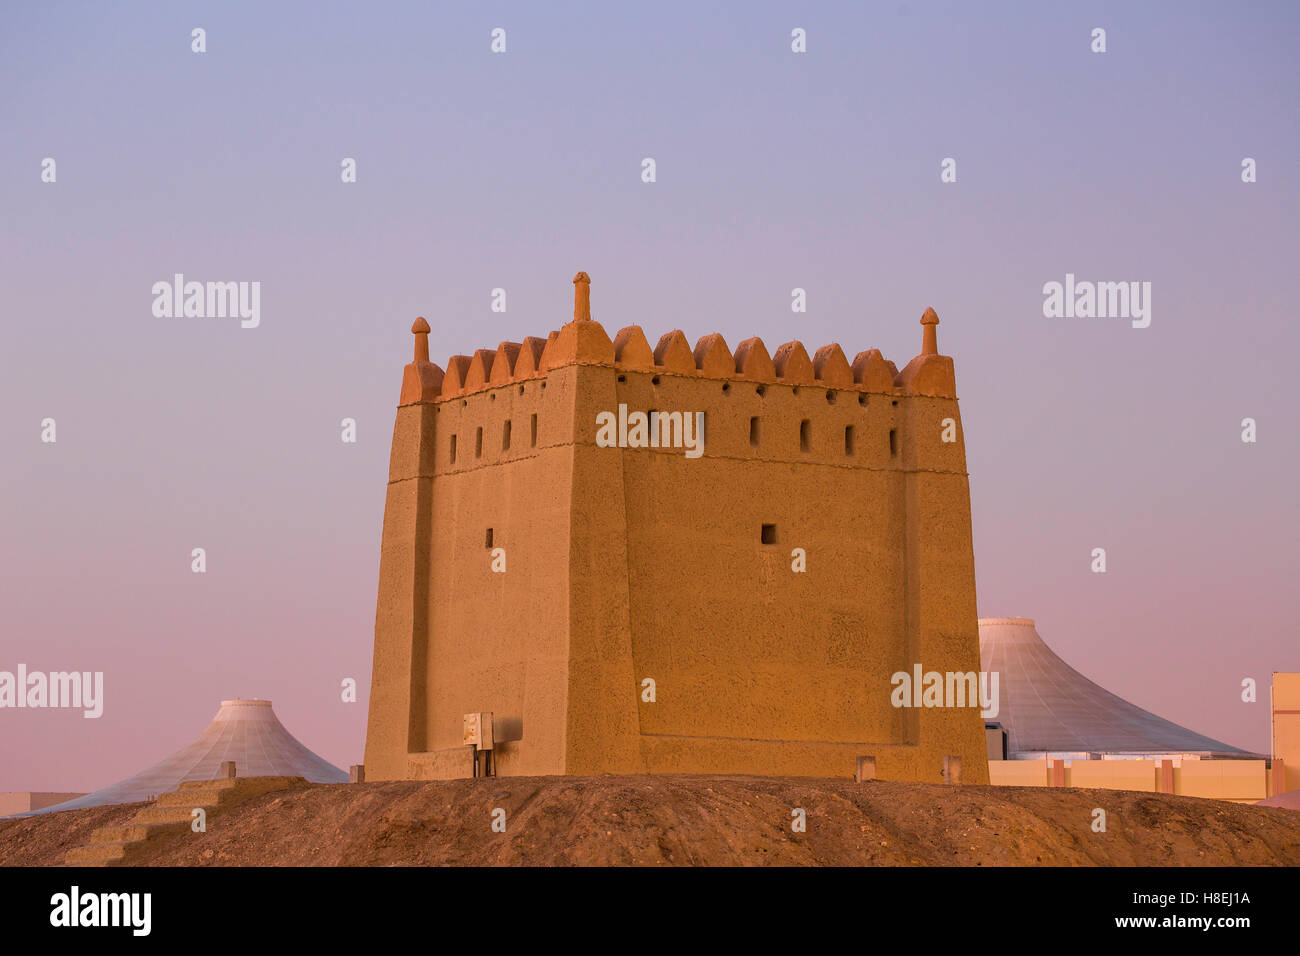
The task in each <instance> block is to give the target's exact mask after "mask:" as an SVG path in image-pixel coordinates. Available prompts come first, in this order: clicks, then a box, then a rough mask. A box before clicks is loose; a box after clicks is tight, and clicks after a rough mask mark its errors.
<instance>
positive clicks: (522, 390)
mask: <svg viewBox="0 0 1300 956" xmlns="http://www.w3.org/2000/svg"><path fill="white" fill-rule="evenodd" d="M519 394H520V395H522V394H524V387H523V386H522V385H520V386H519Z"/></svg>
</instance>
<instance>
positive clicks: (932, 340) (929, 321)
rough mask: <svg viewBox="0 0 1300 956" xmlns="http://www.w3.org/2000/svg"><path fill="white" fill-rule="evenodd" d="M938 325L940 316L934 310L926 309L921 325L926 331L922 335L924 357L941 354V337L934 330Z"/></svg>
mask: <svg viewBox="0 0 1300 956" xmlns="http://www.w3.org/2000/svg"><path fill="white" fill-rule="evenodd" d="M938 324H939V316H938V314H937V313H936V312H935V311H934V309H926V310H925V314H924V315H922V316H921V325H923V326H925V331H924V332H923V333H922V337H921V354H922V355H938V354H939V336H938V333H937V332H936V331H935V328H934V327H935V326H936V325H938Z"/></svg>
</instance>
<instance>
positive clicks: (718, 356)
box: [694, 332, 736, 378]
mask: <svg viewBox="0 0 1300 956" xmlns="http://www.w3.org/2000/svg"><path fill="white" fill-rule="evenodd" d="M694 358H695V367H696V368H697V369H698V370H699V372H700V374H701V375H707V376H709V377H711V378H730V377H731V376H733V375H735V374H736V359H735V357H734V356H732V354H731V349H729V348H727V340H726V339H724V338H723V337H722V333H720V332H713V333H711V334H709V335H705V336H702V337H701V338H700V340H699V341H698V342H696V343H695V352H694Z"/></svg>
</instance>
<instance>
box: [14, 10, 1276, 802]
mask: <svg viewBox="0 0 1300 956" xmlns="http://www.w3.org/2000/svg"><path fill="white" fill-rule="evenodd" d="M196 26H197V27H203V28H204V29H206V31H207V52H206V53H204V54H201V55H199V54H194V53H191V52H190V31H191V29H192V28H193V27H196ZM1099 26H1100V27H1104V28H1105V29H1106V30H1107V32H1108V35H1107V44H1108V52H1106V53H1105V54H1094V53H1092V52H1090V49H1089V45H1090V33H1091V30H1092V28H1094V27H1099ZM494 27H503V28H505V29H506V31H507V42H508V52H507V53H506V54H504V55H494V54H492V53H491V52H490V50H489V41H490V36H489V34H490V31H491V30H492V28H494ZM794 27H802V28H804V29H806V30H807V35H808V52H807V53H806V54H802V55H796V54H794V53H792V52H791V50H790V31H791V30H792V29H793V28H794ZM1298 45H1300V12H1298V11H1297V8H1296V6H1295V5H1294V4H1284V3H1277V4H1265V3H1260V4H1250V5H1248V6H1245V7H1243V6H1242V5H1239V4H1232V3H1227V2H1225V3H1219V4H1191V3H1176V4H1175V3H1143V4H1131V3H1115V4H1072V5H1066V4H1041V3H1031V2H1025V3H1014V4H1007V3H999V4H994V3H981V4H978V5H975V4H962V3H953V4H942V5H940V4H917V3H883V4H876V3H873V4H866V3H862V4H858V3H811V4H797V3H744V4H742V3H734V4H698V3H675V4H674V3H653V4H639V5H633V4H612V3H604V2H599V3H596V2H593V3H582V4H577V3H572V4H562V3H546V4H536V3H517V4H490V3H489V4H463V3H456V4H451V3H445V4H414V3H413V4H384V3H374V4H307V3H294V4H289V3H284V4H274V5H271V4H254V3H247V4H232V3H220V4H217V3H195V4H185V5H180V4H165V3H151V4H145V3H132V4H89V3H88V4H64V3H50V4H27V5H24V6H23V7H22V8H15V9H12V10H10V11H8V12H7V13H6V15H5V25H4V28H3V30H0V85H2V87H3V94H2V95H0V129H3V131H4V132H3V136H2V137H0V221H2V223H3V229H2V230H0V289H2V290H3V294H4V299H3V301H4V318H3V323H2V324H0V670H11V671H12V670H14V669H15V668H16V666H17V664H19V663H20V662H21V663H25V664H26V665H27V666H28V667H29V668H30V669H33V670H44V671H52V670H73V669H75V670H91V671H94V670H102V671H104V672H105V682H106V691H105V696H106V702H105V712H104V716H103V717H102V718H100V719H98V720H86V719H83V718H82V717H81V716H80V714H79V713H74V712H67V711H56V710H44V711H38V710H0V790H83V791H85V790H93V789H95V788H97V787H100V786H103V785H105V784H108V783H111V782H113V781H115V780H117V779H119V778H121V777H124V776H127V775H129V774H131V773H134V772H135V771H137V770H139V769H141V768H143V767H144V766H146V765H148V764H150V763H153V762H154V761H155V760H157V759H159V758H160V757H162V756H164V755H166V754H168V753H170V752H171V751H173V750H174V749H176V748H178V747H179V746H181V745H183V744H185V743H188V742H189V741H190V740H191V739H193V738H194V737H195V736H197V735H198V734H199V732H200V731H201V730H202V729H203V727H204V726H206V724H207V722H208V720H209V719H210V718H211V716H212V715H213V714H214V713H215V712H216V710H217V706H218V702H219V701H220V700H221V699H222V698H226V697H234V696H242V697H265V698H270V699H271V700H273V701H274V703H275V708H276V712H277V713H278V715H279V716H280V718H281V720H282V721H283V722H284V723H285V725H286V726H287V727H288V728H289V730H290V731H291V732H293V733H294V734H295V735H297V736H298V737H299V739H301V740H302V741H303V742H304V743H305V744H306V745H307V746H309V747H311V748H312V749H313V750H315V751H317V752H318V753H319V754H321V755H322V756H323V757H325V758H326V759H328V760H330V761H332V762H333V763H335V764H337V765H339V766H342V767H346V766H347V765H349V764H352V763H359V762H360V761H361V758H362V750H363V745H364V738H365V720H366V706H367V693H368V690H369V680H370V661H371V651H372V638H373V627H374V613H375V596H376V586H377V579H378V560H379V557H378V548H379V536H380V527H381V520H382V513H383V504H384V485H385V481H386V477H387V467H388V453H389V442H390V438H391V429H392V423H393V410H394V406H395V405H396V402H397V396H398V391H399V388H400V384H401V373H402V366H403V364H404V363H406V362H408V361H409V360H410V355H411V335H410V332H409V328H410V324H411V321H412V319H413V318H414V317H415V316H417V315H424V316H426V317H427V318H428V320H429V322H430V324H431V325H432V327H433V334H432V335H431V336H430V345H431V350H432V352H433V353H434V354H433V358H434V360H435V361H437V362H439V363H440V364H445V358H446V356H447V355H451V354H455V353H469V352H471V351H472V350H473V349H474V348H480V347H494V346H495V345H496V343H497V342H499V341H501V340H503V339H512V340H515V341H518V340H520V339H521V338H522V337H523V336H525V335H539V336H545V334H546V333H547V331H548V330H550V329H554V328H558V327H559V326H560V325H561V324H562V323H563V322H565V321H566V320H567V319H568V318H569V317H570V315H571V302H572V286H571V284H570V279H571V278H572V276H573V274H574V272H576V271H577V270H579V269H584V270H586V271H587V272H589V273H590V274H591V276H592V280H593V281H592V303H593V314H594V317H595V318H596V319H598V320H600V321H601V322H602V323H603V324H604V325H605V328H606V329H607V330H608V331H609V332H610V333H611V334H612V333H613V332H614V331H616V330H617V329H619V328H620V327H622V326H624V325H629V324H634V323H635V324H638V325H641V326H642V327H643V328H644V329H645V330H646V333H647V335H648V336H649V338H650V339H651V341H655V340H656V339H657V338H658V336H659V335H660V334H661V333H663V332H665V331H668V330H670V329H673V328H681V329H683V330H685V332H686V333H687V337H688V338H689V339H690V340H691V341H692V342H694V341H695V340H696V339H697V338H698V337H699V336H700V335H703V334H705V333H707V332H713V331H718V332H722V333H723V334H724V336H725V337H726V339H727V341H728V343H730V344H731V345H732V346H733V347H734V346H735V345H736V344H737V343H739V342H740V341H741V340H742V339H744V338H746V337H748V336H751V335H760V336H762V337H763V338H764V339H765V341H766V342H767V344H768V347H769V349H770V350H775V348H776V346H777V345H779V344H780V343H782V342H784V341H787V340H788V339H790V338H793V337H796V336H797V337H799V338H800V339H801V340H802V341H803V342H804V343H805V345H806V346H807V347H808V350H809V352H812V351H813V350H814V349H815V348H817V347H818V346H820V345H822V344H825V343H827V342H832V341H836V342H839V343H841V344H842V345H843V347H844V350H845V351H846V352H847V353H848V354H849V355H850V357H851V356H852V355H853V354H855V353H856V352H858V351H860V350H862V349H865V348H871V347H878V348H880V349H881V350H882V351H883V352H884V353H885V356H886V357H887V358H889V359H892V360H893V361H895V362H897V363H898V365H899V366H900V367H901V366H902V365H903V364H904V363H906V362H907V361H908V360H909V359H910V358H911V357H912V356H913V355H915V354H916V353H917V352H918V351H919V349H920V344H921V329H920V326H919V325H918V319H919V317H920V315H921V312H922V311H923V310H924V309H925V308H926V306H933V307H934V308H935V309H936V310H937V311H938V313H939V316H940V319H941V321H942V324H941V325H940V326H939V346H940V350H941V351H942V352H944V353H945V354H949V355H952V356H954V358H955V360H956V368H957V386H958V394H959V396H960V398H961V403H962V404H961V408H962V416H963V424H964V427H965V431H966V442H967V455H968V466H969V470H970V475H971V492H972V507H973V512H974V537H975V558H976V572H977V587H978V592H979V609H980V613H981V614H982V615H985V616H1001V615H1019V616H1025V617H1033V618H1035V619H1036V620H1037V621H1038V627H1039V631H1040V633H1041V634H1042V635H1043V636H1044V638H1045V639H1046V640H1047V641H1048V643H1049V644H1051V646H1052V647H1053V648H1054V649H1055V650H1056V651H1057V652H1058V653H1060V654H1061V655H1062V656H1063V657H1064V658H1065V659H1066V660H1067V661H1068V662H1069V663H1070V664H1072V665H1073V666H1075V667H1076V668H1078V669H1079V670H1081V671H1082V672H1083V673H1085V674H1086V675H1088V676H1089V677H1091V678H1093V679H1094V680H1097V681H1098V682H1099V683H1101V684H1102V685H1103V686H1105V687H1107V688H1108V689H1110V690H1112V691H1114V692H1115V693H1118V694H1120V695H1122V696H1124V697H1126V698H1128V699H1129V700H1132V701H1133V702H1135V703H1137V704H1139V705H1141V706H1144V707H1147V708H1148V709H1151V710H1154V711H1155V712H1157V713H1159V714H1160V715H1162V716H1164V717H1167V718H1169V719H1171V720H1174V721H1177V722H1179V723H1183V724H1185V725H1187V726H1188V727H1190V728H1192V729H1194V730H1196V731H1199V732H1202V733H1205V734H1208V735H1210V736H1213V737H1217V738H1220V739H1222V740H1225V741H1227V742H1229V743H1232V744H1235V745H1237V746H1242V747H1246V748H1249V749H1253V750H1260V751H1264V750H1267V748H1268V745H1269V733H1268V692H1267V687H1268V681H1269V675H1270V673H1271V672H1272V671H1300V642H1298V641H1297V638H1296V626H1297V625H1296V622H1297V620H1298V619H1300V597H1298V596H1297V595H1298V591H1300V587H1298V586H1297V583H1296V582H1297V581H1298V580H1300V558H1297V545H1296V542H1297V537H1298V534H1300V508H1298V506H1297V493H1296V484H1297V482H1296V475H1297V473H1300V449H1298V447H1297V445H1298V438H1297V429H1296V424H1295V412H1294V409H1295V405H1296V398H1295V392H1294V388H1295V376H1294V375H1293V374H1292V373H1291V366H1292V364H1293V363H1294V361H1295V356H1296V355H1297V354H1300V331H1297V325H1296V322H1295V311H1296V297H1295V295H1294V294H1293V291H1292V287H1293V286H1294V285H1295V283H1296V281H1297V278H1296V276H1297V268H1296V259H1297V232H1296V229H1297V227H1296V223H1297V222H1298V221H1300V202H1298V199H1300V185H1298V184H1297V173H1296V159H1297V157H1300V135H1298V130H1297V123H1298V121H1300V120H1298V118H1300V110H1297V92H1298V90H1297V86H1298V85H1300V81H1298V80H1297V73H1296V69H1295V60H1294V51H1295V49H1296V47H1297V46H1298ZM646 156H650V157H654V159H655V160H656V162H657V167H658V169H657V172H658V181H657V182H656V183H654V184H650V185H648V184H645V183H642V182H641V179H640V170H641V160H642V158H643V157H646ZM949 156H951V157H953V158H955V159H956V160H957V173H958V181H957V182H956V183H954V184H941V183H940V181H939V164H940V161H941V160H942V159H943V158H944V157H949ZM1247 156H1249V157H1253V158H1255V159H1256V161H1257V163H1258V176H1259V181H1258V182H1257V183H1254V184H1249V185H1248V184H1244V183H1242V182H1241V176H1240V170H1241V161H1242V158H1243V157H1247ZM44 157H53V158H54V159H55V160H56V162H57V175H58V181H57V183H55V184H46V183H42V182H41V180H40V171H41V160H42V159H43V158H44ZM344 157H354V158H355V159H356V160H357V163H358V182H357V183H355V184H348V185H345V184H342V183H341V182H340V176H339V172H340V162H341V161H342V159H343V158H344ZM175 272H183V273H185V274H186V276H187V277H189V278H191V279H197V280H200V281H207V280H244V281H252V280H257V281H260V282H261V283H262V318H261V326H260V327H259V328H257V329H241V328H240V327H239V322H238V320H233V319H192V318H191V319H184V318H180V319H159V318H155V317H154V316H153V314H152V311H151V305H152V302H153V296H152V294H151V291H150V289H151V286H152V285H153V283H154V282H156V281H159V280H167V279H170V277H171V276H172V274H173V273H175ZM1067 272H1073V273H1075V274H1076V275H1077V276H1079V277H1080V278H1081V279H1093V280H1108V281H1119V280H1139V281H1149V282H1151V283H1152V285H1153V292H1152V306H1153V310H1152V322H1151V326H1150V328H1147V329H1133V328H1131V327H1130V325H1129V323H1128V322H1127V321H1125V320H1123V319H1047V318H1044V317H1043V314H1042V303H1043V295H1042V287H1043V284H1044V283H1045V282H1049V281H1053V280H1055V281H1061V280H1063V279H1064V276H1065V274H1066V273H1067ZM796 286H798V287H802V288H805V289H806V290H807V296H808V312H807V314H806V315H798V316H796V315H792V313H791V311H790V290H791V289H792V288H794V287H796ZM496 287H502V288H505V289H506V290H507V297H508V298H507V303H508V311H507V312H506V313H505V314H496V313H493V312H491V311H490V308H489V307H490V294H491V290H492V289H493V288H496ZM1288 396H1289V397H1288ZM1247 416H1249V417H1253V418H1255V419H1256V420H1257V422H1258V434H1259V440H1258V443H1257V444H1254V445H1248V444H1243V443H1242V442H1241V440H1240V423H1241V420H1242V419H1243V418H1244V417H1247ZM46 417H53V418H55V419H56V420H57V423H58V426H57V427H58V441H57V443H56V444H54V445H48V444H43V443H42V442H41V441H40V422H41V420H42V419H43V418H46ZM344 417H353V418H355V419H356V420H357V422H358V434H359V441H358V443H357V444H355V445H347V444H343V443H342V442H341V441H340V440H339V422H340V419H342V418H344ZM194 547H203V548H206V549H207V556H208V571H207V573H206V574H204V575H196V574H193V573H191V571H190V551H191V549H192V548H194ZM1094 547H1104V548H1106V549H1107V553H1108V564H1109V570H1108V572H1107V573H1106V574H1104V575H1098V574H1093V573H1092V572H1091V571H1090V569H1089V565H1090V560H1091V558H1090V552H1091V550H1092V549H1093V548H1094ZM345 677H353V678H355V679H356V680H357V682H358V685H359V687H360V689H361V694H360V700H359V701H358V702H357V703H355V704H345V703H343V702H342V701H341V700H340V690H339V688H340V682H341V681H342V679H343V678H345ZM1245 677H1253V678H1255V679H1256V680H1257V681H1258V683H1259V686H1260V690H1261V693H1260V700H1259V702H1258V703H1255V704H1246V703H1242V702H1241V700H1240V693H1241V681H1242V679H1243V678H1245Z"/></svg>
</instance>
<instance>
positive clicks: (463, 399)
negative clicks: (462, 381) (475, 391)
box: [460, 398, 469, 408]
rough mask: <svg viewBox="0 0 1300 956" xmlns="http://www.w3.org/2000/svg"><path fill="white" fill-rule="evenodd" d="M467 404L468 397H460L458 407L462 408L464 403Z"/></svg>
mask: <svg viewBox="0 0 1300 956" xmlns="http://www.w3.org/2000/svg"><path fill="white" fill-rule="evenodd" d="M468 404H469V399H468V398H462V399H461V400H460V407H461V408H464V407H465V406H466V405H468Z"/></svg>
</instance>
